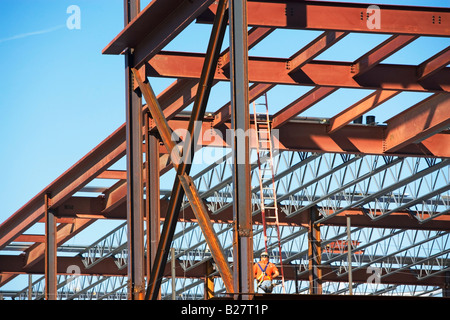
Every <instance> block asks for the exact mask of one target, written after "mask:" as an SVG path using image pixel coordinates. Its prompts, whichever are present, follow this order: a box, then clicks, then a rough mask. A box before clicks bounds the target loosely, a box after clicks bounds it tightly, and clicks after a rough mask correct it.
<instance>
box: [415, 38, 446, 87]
mask: <svg viewBox="0 0 450 320" xmlns="http://www.w3.org/2000/svg"><path fill="white" fill-rule="evenodd" d="M449 63H450V46H448V47H447V48H445V49H444V50H442V51H440V52H438V53H436V54H435V55H434V56H432V57H431V58H429V59H427V60H425V61H424V62H422V63H421V64H420V65H419V66H418V68H417V75H418V77H419V81H421V80H423V79H425V78H427V77H431V76H432V75H433V74H435V73H436V72H438V71H439V70H441V69H442V68H445V67H446V66H447V65H448V64H449Z"/></svg>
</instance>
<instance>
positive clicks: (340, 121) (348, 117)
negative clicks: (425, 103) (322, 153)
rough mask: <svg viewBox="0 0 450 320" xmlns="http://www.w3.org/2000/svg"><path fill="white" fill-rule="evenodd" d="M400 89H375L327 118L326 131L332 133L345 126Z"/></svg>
mask: <svg viewBox="0 0 450 320" xmlns="http://www.w3.org/2000/svg"><path fill="white" fill-rule="evenodd" d="M400 92H401V91H398V90H376V91H374V92H373V93H371V94H369V95H368V96H366V97H365V98H363V99H361V100H360V101H358V102H356V103H355V104H353V105H351V106H350V107H348V108H347V109H345V110H343V111H342V112H340V113H339V114H337V115H335V116H334V117H332V118H330V119H329V120H328V122H329V127H328V133H329V134H332V133H334V132H336V131H338V130H339V129H341V128H343V127H345V126H346V125H347V124H349V123H350V122H351V121H353V120H355V119H356V118H358V117H360V116H362V115H363V114H365V113H366V112H369V111H370V110H372V109H374V108H376V107H378V106H379V105H381V104H382V103H385V102H386V101H387V100H389V99H391V98H393V97H395V96H396V95H397V94H399V93H400Z"/></svg>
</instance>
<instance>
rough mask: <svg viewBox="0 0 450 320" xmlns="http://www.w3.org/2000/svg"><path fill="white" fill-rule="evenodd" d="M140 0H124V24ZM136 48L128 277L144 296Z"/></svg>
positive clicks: (129, 82) (129, 118)
mask: <svg viewBox="0 0 450 320" xmlns="http://www.w3.org/2000/svg"><path fill="white" fill-rule="evenodd" d="M139 10H140V1H139V0H125V1H124V12H125V27H126V26H127V25H128V23H129V22H131V21H132V20H133V19H134V18H135V17H136V16H137V15H138V13H139ZM133 65H134V52H133V49H132V48H129V49H128V50H127V52H126V54H125V81H126V86H125V90H126V92H125V94H126V127H127V130H126V131H127V139H126V141H127V181H128V184H127V188H128V189H127V220H128V259H129V261H128V277H129V298H130V299H131V300H141V299H142V298H143V295H144V290H145V269H144V265H145V260H144V256H145V254H144V206H143V196H144V195H143V183H142V181H143V179H142V164H143V158H142V151H143V150H142V143H143V139H142V127H143V123H142V101H141V98H140V96H139V95H138V93H137V92H135V91H134V85H133V74H132V72H131V68H132V67H133Z"/></svg>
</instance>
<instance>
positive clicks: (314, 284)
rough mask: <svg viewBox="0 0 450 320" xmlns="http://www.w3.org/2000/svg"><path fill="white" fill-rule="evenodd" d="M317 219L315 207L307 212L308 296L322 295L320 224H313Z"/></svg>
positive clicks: (317, 213)
mask: <svg viewBox="0 0 450 320" xmlns="http://www.w3.org/2000/svg"><path fill="white" fill-rule="evenodd" d="M318 219H319V212H318V210H317V208H316V207H313V208H311V209H310V211H309V230H308V260H309V263H308V269H309V292H310V294H322V270H321V268H320V264H321V263H322V247H321V240H320V224H318V223H315V222H316V221H317V220H318Z"/></svg>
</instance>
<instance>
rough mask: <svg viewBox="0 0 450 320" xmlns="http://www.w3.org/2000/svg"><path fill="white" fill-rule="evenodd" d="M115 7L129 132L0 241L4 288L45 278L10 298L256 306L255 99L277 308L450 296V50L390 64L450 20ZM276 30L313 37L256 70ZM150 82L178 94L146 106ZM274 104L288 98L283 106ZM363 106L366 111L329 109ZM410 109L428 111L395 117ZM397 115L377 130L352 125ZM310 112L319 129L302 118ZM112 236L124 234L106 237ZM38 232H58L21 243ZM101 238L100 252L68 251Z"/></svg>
mask: <svg viewBox="0 0 450 320" xmlns="http://www.w3.org/2000/svg"><path fill="white" fill-rule="evenodd" d="M124 8H125V10H124V14H125V19H124V20H125V26H124V29H123V31H122V32H120V33H119V34H118V35H117V36H116V37H115V38H114V39H113V40H112V41H111V42H110V43H109V44H108V45H107V46H106V47H105V48H104V50H103V53H104V54H110V55H123V56H124V57H125V78H126V92H127V99H126V103H125V105H126V110H127V119H126V122H125V123H124V124H123V125H122V126H121V127H120V128H118V129H117V130H116V131H115V132H113V133H112V134H111V135H110V136H108V137H107V138H106V139H105V140H104V141H103V142H101V143H100V144H99V145H98V146H97V147H96V148H94V149H93V150H92V151H91V152H89V153H88V154H87V155H86V156H85V157H83V158H82V159H81V160H80V161H78V162H77V163H76V164H74V165H73V166H72V167H70V168H69V169H68V170H67V171H66V172H65V173H63V174H62V175H61V176H59V177H58V178H57V179H55V180H54V181H53V182H52V183H51V184H50V185H49V186H48V187H46V188H45V189H44V190H42V192H40V193H39V194H37V195H36V196H35V197H34V198H33V199H31V200H30V201H29V202H28V203H26V204H25V205H24V206H23V207H22V208H20V209H19V210H18V211H17V212H15V213H13V214H12V215H11V216H10V217H9V218H8V219H7V220H6V221H4V222H3V223H2V224H1V225H0V249H1V251H2V252H0V254H1V258H0V286H3V285H5V284H7V283H9V282H12V281H15V280H16V278H19V277H20V276H22V275H24V274H29V275H42V276H44V275H45V277H43V278H39V279H37V278H36V277H37V276H35V279H34V281H30V284H29V285H26V284H25V285H24V286H23V287H21V288H20V289H18V290H17V291H14V292H2V294H3V296H4V297H15V298H17V299H22V298H24V299H27V298H33V299H34V298H47V299H52V298H53V299H55V298H61V299H145V298H151V299H172V298H173V297H174V295H173V293H174V291H175V296H176V297H177V298H179V299H203V298H205V297H210V296H211V291H212V292H213V295H221V294H226V293H239V294H241V296H242V297H244V298H245V297H247V298H248V297H251V295H250V294H251V293H252V292H253V290H254V288H253V285H254V284H253V275H252V271H251V266H252V263H253V261H254V257H258V256H259V253H260V252H261V251H263V250H265V241H264V236H263V225H262V218H261V210H260V207H259V205H260V185H259V179H258V164H257V158H256V154H255V147H256V145H255V143H256V140H255V136H254V134H255V124H254V123H253V121H251V118H250V110H251V108H250V104H251V103H252V102H254V101H257V100H258V99H259V98H260V97H261V96H263V95H264V94H267V97H268V99H269V101H270V108H269V112H270V121H271V126H272V129H273V130H272V132H273V133H274V136H273V139H274V141H275V142H276V148H277V152H276V154H274V156H273V159H272V160H273V163H274V166H273V169H274V174H273V181H272V182H271V183H270V182H268V186H267V187H273V188H274V189H275V190H276V194H277V203H274V204H273V205H274V206H277V208H278V212H279V224H280V235H281V241H280V242H278V241H277V240H276V241H275V239H278V237H276V236H275V235H272V236H273V237H270V235H269V236H268V239H269V240H268V248H267V249H268V250H269V251H270V252H271V253H272V254H273V257H274V261H277V260H279V259H278V258H279V256H277V255H279V253H278V252H279V251H278V247H279V245H281V248H282V250H281V254H282V260H283V266H284V271H285V275H284V277H285V281H286V284H285V290H286V292H287V293H291V294H304V293H316V294H317V293H322V294H325V293H328V294H348V292H349V291H350V292H352V293H353V294H373V295H414V296H423V295H437V296H449V289H448V288H449V282H450V280H449V278H450V277H449V274H450V273H449V272H450V269H449V261H450V260H449V253H450V243H449V238H448V232H449V230H450V212H449V210H450V171H449V168H450V166H449V161H450V160H449V159H450V131H449V127H450V95H449V89H450V69H449V67H447V65H448V64H449V62H450V55H449V52H450V51H449V47H448V46H447V47H446V48H444V49H436V50H435V51H436V52H435V53H434V54H433V55H430V56H429V57H425V58H424V59H423V60H421V61H419V62H417V63H415V64H411V63H404V64H399V63H389V62H386V61H388V59H389V58H390V57H392V56H393V55H394V54H401V53H402V52H404V51H402V50H405V49H407V48H408V47H409V46H411V45H413V44H414V42H416V41H420V39H421V38H423V37H427V38H437V39H440V40H441V41H443V42H444V43H448V38H449V37H450V9H449V8H430V7H413V6H399V5H379V6H369V5H367V4H357V3H351V4H350V3H340V2H321V1H299V0H298V1H294V0H292V1H278V0H272V1H244V0H241V1H237V0H229V1H218V2H215V1H212V0H206V1H205V0H190V1H187V0H153V1H151V2H150V3H149V4H148V5H147V6H145V7H143V8H142V10H141V5H140V3H139V1H137V0H130V1H124ZM377 19H381V20H377ZM192 26H199V27H201V28H205V30H207V32H206V33H205V34H206V35H207V36H206V37H205V38H206V39H203V40H204V43H205V44H206V45H205V48H207V49H206V51H205V52H186V51H183V50H179V51H175V50H176V49H174V48H175V47H176V41H177V39H179V37H185V36H186V35H189V32H188V31H189V28H192ZM247 26H248V27H249V28H247ZM283 31H289V32H292V35H296V36H297V37H298V38H300V39H301V38H302V37H306V36H307V35H308V36H309V37H310V35H311V34H314V37H312V38H311V40H310V41H307V42H306V43H305V44H303V45H299V47H298V48H296V51H295V52H292V53H289V54H287V55H286V56H283V57H280V56H272V57H269V56H267V55H255V56H252V54H251V53H252V52H253V51H252V50H253V49H255V50H256V49H258V48H259V47H260V46H263V45H264V44H265V42H268V41H270V43H271V46H277V45H279V43H277V41H283V40H281V39H282V38H280V37H277V33H278V32H283ZM355 34H357V35H358V36H362V37H371V36H373V35H377V36H383V40H381V41H379V43H378V44H377V45H375V46H374V47H373V48H371V49H370V50H368V51H366V52H364V53H363V54H362V55H360V56H358V57H356V58H354V59H351V60H348V61H333V60H322V59H320V57H321V55H322V54H325V53H327V52H328V51H329V50H331V49H333V47H334V46H337V45H339V44H340V43H342V42H343V41H345V40H347V39H350V40H351V37H352V36H353V35H355ZM290 39H291V40H292V39H293V38H290ZM201 40H202V39H200V37H199V36H197V37H196V39H192V41H199V42H200V41H201ZM294 40H296V39H295V38H294ZM445 41H447V42H445ZM293 42H294V43H295V41H293ZM299 43H303V42H301V41H299ZM172 44H173V46H171V45H172ZM166 48H170V50H167V49H166ZM406 52H407V51H406ZM400 57H403V56H401V55H400ZM159 78H169V79H173V83H172V84H170V85H169V86H168V87H167V88H166V89H165V90H163V91H161V92H160V93H157V94H156V93H155V92H154V91H153V87H152V84H153V83H154V82H156V81H158V79H159ZM221 86H224V87H225V88H226V89H225V90H222V91H218V92H219V94H220V95H221V96H222V98H223V97H226V99H225V100H227V101H225V103H224V104H221V105H218V106H217V103H214V102H211V101H210V100H211V99H210V98H209V97H210V95H212V94H214V92H215V91H214V90H220V88H221ZM285 87H288V89H287V90H288V91H289V90H290V92H291V93H292V92H294V94H295V95H294V96H293V98H292V100H291V101H289V102H288V103H286V104H281V103H282V102H281V101H285V100H286V99H285V97H284V96H283V95H282V94H280V91H277V90H279V89H280V88H285ZM222 88H223V87H222ZM354 90H356V91H358V92H363V93H364V94H363V95H362V98H361V99H359V100H358V99H356V100H354V101H353V102H351V103H349V104H348V105H345V106H339V108H337V107H336V108H334V105H333V104H334V103H335V101H336V100H337V95H339V94H341V93H343V94H347V95H349V94H350V95H351V94H353V92H355V91H354ZM407 93H420V94H421V97H422V98H421V99H419V100H417V101H415V102H414V103H412V104H405V105H402V104H401V103H402V100H401V99H400V98H401V97H402V96H403V95H405V94H407ZM359 94H360V93H359ZM358 96H359V95H358ZM393 101H394V104H391V105H390V106H391V110H390V112H391V114H392V116H391V117H390V118H388V119H386V121H385V122H384V123H377V122H376V120H374V119H372V118H370V117H367V119H370V121H369V122H367V123H363V121H361V120H360V119H361V118H363V117H366V116H367V115H370V112H374V111H376V110H377V109H379V108H382V107H383V106H386V105H389V103H391V102H393ZM330 105H332V106H333V108H330V107H329V106H330ZM272 106H274V107H272ZM318 106H320V109H319V108H318ZM327 106H328V107H327ZM311 110H313V111H314V112H318V113H317V116H315V115H314V114H313V116H304V114H305V113H306V112H308V111H311ZM322 111H323V112H322ZM324 112H326V113H327V114H326V116H324V115H323V114H324ZM238 130H242V131H243V132H244V133H247V134H244V135H243V136H242V137H240V136H238V135H236V134H232V133H236V132H237V131H238ZM240 138H242V139H240ZM212 150H214V152H213V151H212ZM188 157H191V159H190V160H192V163H188V162H186V161H185V160H186V159H187V158H188ZM122 159H126V165H125V167H123V166H120V165H118V163H120V160H122ZM196 161H197V162H196ZM191 166H192V170H191ZM160 179H161V180H160ZM163 181H164V182H163ZM99 185H101V187H98V186H99ZM55 219H56V223H55ZM105 220H116V221H118V222H120V223H118V224H117V226H116V227H115V228H113V229H111V230H110V231H108V232H106V231H103V230H104V229H102V223H103V222H104V221H105ZM348 222H350V223H351V225H350V230H348V227H347V223H348ZM42 223H44V224H45V225H46V227H47V228H46V230H50V231H48V232H44V233H43V234H33V233H29V232H28V230H29V229H30V228H31V227H33V226H35V225H38V224H42ZM55 224H56V225H55ZM96 226H98V229H96V230H97V231H96V232H97V233H98V232H100V233H98V234H99V236H98V241H95V242H93V243H87V244H83V245H82V246H73V245H69V244H68V243H70V242H68V241H69V240H70V239H73V238H75V237H77V235H82V234H83V233H84V232H88V231H89V230H90V229H92V228H95V227H96ZM54 228H56V231H51V230H54ZM98 230H100V231H98ZM349 235H351V240H352V241H351V242H348V238H349ZM77 239H78V238H77ZM271 239H273V240H274V241H272V242H271ZM348 243H352V244H353V246H350V247H349V246H348ZM54 246H56V247H57V249H56V250H49V249H46V248H54ZM170 248H174V250H173V253H174V258H175V259H174V260H173V261H174V262H172V259H171V257H170V254H169V253H170ZM349 277H351V281H350V282H349ZM171 279H172V281H174V283H175V286H172V283H171V281H170V280H171ZM22 289H23V290H22ZM279 289H280V287H277V288H275V292H279ZM277 290H278V291H277ZM245 294H248V296H246V295H245Z"/></svg>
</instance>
